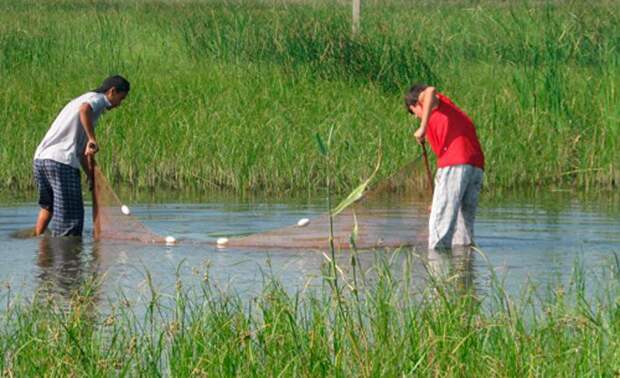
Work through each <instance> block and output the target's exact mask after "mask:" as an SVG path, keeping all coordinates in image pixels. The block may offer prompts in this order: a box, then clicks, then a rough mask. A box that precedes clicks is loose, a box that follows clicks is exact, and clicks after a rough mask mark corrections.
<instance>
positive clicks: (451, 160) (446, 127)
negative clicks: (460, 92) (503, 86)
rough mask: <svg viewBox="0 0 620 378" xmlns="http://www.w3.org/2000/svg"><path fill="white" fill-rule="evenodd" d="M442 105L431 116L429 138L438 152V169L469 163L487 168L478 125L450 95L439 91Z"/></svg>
mask: <svg viewBox="0 0 620 378" xmlns="http://www.w3.org/2000/svg"><path fill="white" fill-rule="evenodd" d="M437 98H438V99H439V105H438V106H437V107H436V108H435V109H433V111H432V112H431V115H430V117H429V119H428V126H427V129H426V140H428V142H429V143H430V145H431V148H432V149H433V152H435V155H437V158H438V160H437V166H438V167H439V168H443V167H449V166H452V165H461V164H470V165H473V166H474V167H478V168H480V169H484V154H483V153H482V148H481V147H480V142H479V141H478V136H477V135H476V127H475V126H474V123H473V122H472V121H471V119H469V117H468V116H467V114H465V113H464V112H463V111H462V110H461V109H459V108H458V107H457V106H456V105H454V103H453V102H452V100H450V99H449V98H448V97H446V96H444V95H442V94H441V93H437Z"/></svg>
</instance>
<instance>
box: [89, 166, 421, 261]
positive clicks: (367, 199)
mask: <svg viewBox="0 0 620 378" xmlns="http://www.w3.org/2000/svg"><path fill="white" fill-rule="evenodd" d="M94 183H95V185H94V190H93V198H94V201H93V202H94V208H93V214H94V224H95V233H94V234H95V239H112V240H132V241H137V242H142V243H165V242H166V239H165V238H163V237H162V236H160V235H157V234H155V233H153V232H152V231H151V230H149V229H148V228H147V227H145V226H144V225H143V224H142V223H141V222H140V221H139V220H138V219H137V218H136V217H134V216H133V215H126V214H123V211H122V210H121V207H122V203H121V201H120V200H119V199H118V197H117V196H116V194H115V193H114V191H113V190H112V188H111V187H110V185H109V183H108V181H107V180H106V178H105V176H104V175H103V174H102V173H101V171H100V170H99V169H98V168H97V167H95V170H94ZM428 188H429V182H428V180H427V179H426V175H425V172H424V166H423V164H422V160H421V159H417V160H416V161H414V162H412V163H410V164H408V165H407V166H405V167H404V168H402V169H401V170H399V171H398V172H397V173H396V174H394V175H393V176H391V177H389V178H388V179H385V180H382V181H381V182H380V183H379V184H378V185H376V186H375V187H374V188H373V189H371V190H367V191H366V192H364V193H363V195H361V198H360V199H359V200H358V201H356V202H355V203H353V204H351V205H350V206H348V207H346V208H345V209H343V210H342V211H340V212H339V213H338V214H337V215H335V216H333V223H332V225H331V228H332V229H333V236H334V238H333V242H334V246H335V247H336V248H339V249H348V248H350V247H351V246H352V245H351V241H352V236H354V242H355V247H357V248H360V249H370V248H376V247H393V248H396V247H401V246H412V245H421V244H423V243H425V242H426V240H427V238H428V234H427V232H428V231H427V228H428V226H427V225H428V204H429V203H430V195H429V190H428ZM306 221H307V224H305V225H303V226H300V225H298V224H294V225H291V226H288V227H283V228H279V229H275V230H268V231H265V232H259V233H255V234H251V235H247V236H234V235H229V236H228V238H220V239H219V240H218V243H217V245H218V246H219V247H231V248H297V249H327V248H329V246H330V237H329V235H330V219H329V216H328V215H322V216H318V217H316V218H313V219H310V220H306ZM301 223H302V224H303V223H306V222H304V221H301ZM222 239H224V240H222ZM202 242H204V243H208V244H216V241H215V240H210V241H193V243H202Z"/></svg>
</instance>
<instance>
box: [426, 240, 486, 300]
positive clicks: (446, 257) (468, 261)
mask: <svg viewBox="0 0 620 378" xmlns="http://www.w3.org/2000/svg"><path fill="white" fill-rule="evenodd" d="M473 252H474V249H473V248H472V247H464V246H455V247H453V248H452V250H434V249H430V250H429V251H428V267H429V273H430V274H431V275H433V278H434V279H435V280H437V281H438V282H440V283H441V282H445V283H447V284H448V285H451V286H452V287H453V288H454V289H455V290H456V291H457V292H459V293H463V294H465V293H470V292H472V291H474V290H475V287H474V269H473V267H474V262H473Z"/></svg>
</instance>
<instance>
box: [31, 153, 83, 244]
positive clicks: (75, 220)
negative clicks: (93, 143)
mask: <svg viewBox="0 0 620 378" xmlns="http://www.w3.org/2000/svg"><path fill="white" fill-rule="evenodd" d="M33 170H34V178H35V181H36V182H37V187H38V188H39V205H40V206H41V208H43V209H46V210H50V211H51V212H52V223H51V225H50V230H51V231H52V235H53V236H81V235H82V229H83V227H84V203H83V202H82V183H81V180H80V170H79V169H75V168H73V167H72V166H70V165H66V164H62V163H59V162H57V161H54V160H48V159H44V160H40V159H35V161H34V163H33Z"/></svg>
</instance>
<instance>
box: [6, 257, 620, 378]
mask: <svg viewBox="0 0 620 378" xmlns="http://www.w3.org/2000/svg"><path fill="white" fill-rule="evenodd" d="M393 253H396V254H404V255H405V257H404V259H395V260H396V261H398V262H399V265H398V266H396V265H394V264H393V263H391V261H394V260H392V258H393V256H391V255H389V254H388V255H381V254H377V261H376V263H375V265H374V266H373V267H372V269H369V268H370V267H364V269H365V270H366V273H365V274H359V273H357V275H358V277H357V279H356V280H354V279H353V278H354V277H352V276H351V274H352V269H351V268H352V267H347V266H339V271H340V272H342V273H341V276H340V278H339V279H340V280H341V282H342V283H343V285H341V291H340V292H339V293H338V297H337V298H336V297H335V294H334V292H333V291H332V289H331V286H330V285H331V284H330V283H329V282H327V281H330V280H332V278H330V277H326V280H327V281H326V282H325V284H324V285H323V286H315V289H313V290H309V289H305V290H301V291H294V290H293V291H291V289H290V288H286V287H285V284H284V283H282V282H279V281H278V280H277V278H275V277H271V276H265V279H264V283H263V289H262V291H261V292H259V293H258V294H257V295H256V296H255V297H252V298H247V297H241V296H240V295H239V294H235V293H234V292H224V291H222V290H220V289H219V288H218V285H217V283H215V282H211V281H210V280H209V278H208V274H207V275H205V279H204V281H203V282H202V283H201V284H200V285H198V286H196V287H185V286H184V285H185V283H184V280H181V278H179V281H178V284H177V288H176V290H174V293H172V294H171V295H164V294H163V293H160V292H158V291H157V290H156V289H155V288H154V286H155V285H152V284H150V285H149V286H150V287H151V294H150V296H149V297H148V298H146V301H145V303H144V306H142V307H140V308H139V309H138V308H137V307H138V306H135V305H127V304H125V303H126V302H127V301H126V300H123V298H122V296H121V298H120V300H119V301H118V303H113V304H112V307H111V308H105V309H101V308H100V307H99V304H98V303H97V301H98V300H97V283H96V282H94V283H86V284H84V286H83V287H82V288H81V289H80V290H79V291H77V292H75V293H74V294H73V295H72V296H71V297H70V300H68V301H63V300H59V299H58V298H53V297H48V296H45V295H43V294H41V295H40V296H38V297H36V298H35V299H34V300H32V301H31V302H30V303H28V302H25V301H23V300H22V301H15V300H13V298H7V294H6V290H3V298H2V299H3V302H4V303H7V306H6V307H5V308H4V309H3V312H2V316H1V317H0V324H1V325H2V326H1V327H0V347H1V348H2V350H3V356H4V357H3V359H0V368H1V369H2V372H3V375H5V376H32V375H53V376H56V375H62V376H67V375H78V376H110V375H115V376H116V375H121V376H135V375H149V376H151V375H155V376H159V375H170V376H213V375H217V376H239V375H244V376H265V375H268V376H271V375H303V376H364V377H365V376H377V375H382V376H384V375H389V376H397V375H403V374H405V375H433V376H434V375H441V376H458V377H460V376H479V375H500V376H524V375H543V376H551V375H552V376H564V375H601V376H610V375H614V374H617V373H618V369H620V365H619V362H618V361H620V358H619V357H620V345H619V342H618V340H620V337H619V336H620V327H618V324H620V322H619V320H620V319H619V318H618V316H619V315H618V314H620V312H619V311H618V304H619V303H620V302H618V298H620V291H618V290H619V286H618V277H619V276H618V262H617V260H616V262H611V264H610V265H609V266H608V269H605V270H604V272H602V273H601V272H599V273H598V274H596V275H594V274H592V273H591V272H588V273H587V274H586V272H585V271H584V270H583V268H580V265H579V264H575V270H574V273H573V275H572V279H570V280H569V281H568V282H566V283H564V284H560V283H558V284H557V285H550V286H548V287H547V286H542V285H535V284H534V283H530V284H529V285H526V287H524V289H523V291H522V294H521V295H520V296H519V297H518V298H514V297H511V296H509V295H507V294H506V292H505V290H503V288H502V286H501V284H500V282H501V280H500V279H498V278H497V277H494V276H493V271H492V270H491V271H490V273H489V275H488V277H491V279H490V280H489V281H488V282H490V284H489V283H487V284H486V285H485V287H484V289H476V288H475V285H473V283H474V282H475V279H474V278H473V277H472V276H471V274H472V272H471V270H470V269H471V261H462V262H459V261H458V260H453V261H452V262H451V263H450V264H449V265H450V267H448V269H444V270H443V271H444V273H445V274H434V273H432V272H433V268H432V267H431V266H427V269H428V270H429V272H431V275H429V276H428V277H427V279H426V284H424V285H419V283H420V280H419V278H420V277H417V282H418V284H417V285H414V284H412V282H413V280H412V278H413V277H411V273H410V272H412V271H413V270H412V267H413V266H415V265H416V264H421V260H419V259H417V258H416V257H415V255H414V254H413V253H412V252H411V251H396V252H393ZM403 260H404V264H403V265H402V266H400V262H402V261H403ZM468 267H469V268H468ZM359 268H361V266H359V265H358V269H359ZM444 268H445V267H444ZM358 272H360V271H359V270H358ZM594 277H596V279H600V281H596V282H597V283H598V284H601V283H602V284H603V285H602V286H599V288H600V290H598V291H597V290H595V291H594V292H593V290H592V289H591V286H590V284H592V283H593V282H595V278H594ZM586 278H587V279H586ZM147 281H148V282H151V281H150V277H149V276H148V274H147ZM354 285H355V286H354ZM353 289H355V290H353ZM336 301H337V302H338V305H336Z"/></svg>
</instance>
